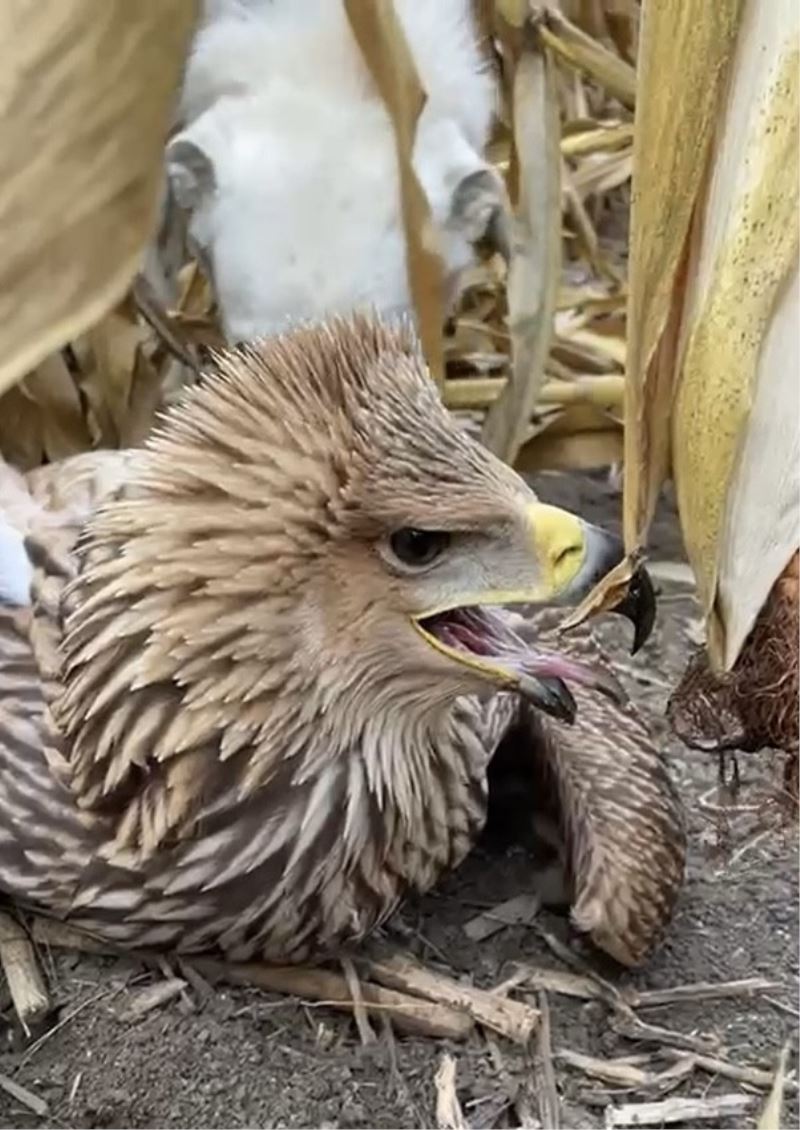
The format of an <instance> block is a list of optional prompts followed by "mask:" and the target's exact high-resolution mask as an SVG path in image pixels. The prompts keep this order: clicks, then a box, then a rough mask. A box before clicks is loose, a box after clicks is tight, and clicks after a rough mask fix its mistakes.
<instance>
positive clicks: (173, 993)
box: [123, 977, 186, 1020]
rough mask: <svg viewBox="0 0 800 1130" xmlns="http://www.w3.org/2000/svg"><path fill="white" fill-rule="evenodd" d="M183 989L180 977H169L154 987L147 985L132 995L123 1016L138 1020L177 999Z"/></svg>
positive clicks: (184, 985)
mask: <svg viewBox="0 0 800 1130" xmlns="http://www.w3.org/2000/svg"><path fill="white" fill-rule="evenodd" d="M185 988H186V981H183V980H182V979H181V978H180V977H170V978H169V979H167V980H165V981H159V982H158V983H157V984H155V985H148V986H147V987H146V988H144V989H139V990H138V991H137V992H136V993H135V994H134V995H133V999H132V1001H131V1003H130V1004H129V1006H128V1007H127V1008H126V1009H125V1012H124V1013H123V1016H124V1017H125V1018H126V1019H128V1020H140V1019H141V1018H142V1017H143V1016H146V1015H147V1013H148V1012H152V1011H153V1009H155V1008H161V1006H162V1005H165V1004H167V1003H168V1002H169V1001H171V1000H174V998H175V997H179V996H180V995H181V993H182V992H183V990H184V989H185Z"/></svg>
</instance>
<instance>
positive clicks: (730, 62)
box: [624, 0, 800, 669]
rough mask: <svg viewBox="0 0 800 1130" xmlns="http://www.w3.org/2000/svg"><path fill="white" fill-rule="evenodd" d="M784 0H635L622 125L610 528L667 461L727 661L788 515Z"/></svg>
mask: <svg viewBox="0 0 800 1130" xmlns="http://www.w3.org/2000/svg"><path fill="white" fill-rule="evenodd" d="M799 64H800V15H799V14H798V10H797V6H796V4H795V3H794V2H793V0H774V2H773V3H771V4H769V5H764V4H761V3H760V2H759V0H719V2H718V3H716V4H714V5H705V4H698V5H689V4H686V3H684V2H683V0H657V2H655V0H645V4H644V9H643V19H642V27H641V41H640V59H639V90H638V94H637V120H636V131H635V141H634V174H633V179H634V198H633V210H632V233H631V256H630V284H629V286H630V303H629V317H628V325H629V340H628V383H627V399H626V431H625V500H624V505H625V536H626V544H627V547H628V549H633V548H634V547H635V546H637V545H640V544H643V543H644V542H645V541H646V536H647V531H648V528H649V524H650V521H651V518H652V514H653V509H654V507H655V502H656V498H657V495H658V491H659V489H660V487H661V484H662V482H663V480H664V478H665V477H666V475H667V473H668V471H669V468H670V464H671V467H672V473H673V477H674V479H675V483H676V488H677V495H678V505H679V510H680V517H681V525H682V529H683V534H684V540H685V543H686V548H687V552H688V554H689V558H690V561H691V564H692V567H693V570H694V572H695V576H696V579H697V584H698V592H699V596H700V599H701V602H702V606H703V611H704V613H705V616H706V626H707V635H708V645H709V652H710V656H711V660H712V662H713V663H714V665H715V666H716V667H718V668H720V667H721V668H725V669H728V668H730V667H731V666H732V665H733V663H734V662H735V661H736V658H737V656H738V654H739V651H740V649H741V646H742V644H743V642H744V640H745V638H746V636H747V634H748V632H749V630H750V628H751V627H752V625H753V622H754V620H755V618H756V616H757V614H758V612H759V610H760V609H761V607H762V605H763V603H764V601H765V599H766V597H767V594H768V593H769V591H770V589H771V588H772V585H773V584H774V582H775V580H776V578H777V577H778V576H779V574H780V573H781V572H782V570H783V569H784V567H785V566H786V563H787V561H788V560H789V558H790V557H791V555H792V553H793V552H794V551H795V549H796V548H797V544H798V523H799V522H800V486H799V485H798V459H799V458H800V423H799V422H798V398H797V392H796V389H797V371H798V364H799V363H800V333H799V332H798V319H797V309H798V297H800V295H799V294H798V264H797V254H798V244H799V242H800V240H799V235H798V232H799V228H798V203H800V201H799V200H798V124H800V123H798V65H799Z"/></svg>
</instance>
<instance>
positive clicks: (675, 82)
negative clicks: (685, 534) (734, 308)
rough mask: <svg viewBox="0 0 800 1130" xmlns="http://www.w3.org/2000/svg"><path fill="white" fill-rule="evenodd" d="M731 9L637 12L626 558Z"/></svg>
mask: <svg viewBox="0 0 800 1130" xmlns="http://www.w3.org/2000/svg"><path fill="white" fill-rule="evenodd" d="M740 4H741V0H718V2H717V3H714V4H705V5H702V6H698V7H695V6H694V5H692V6H690V5H687V4H685V3H683V0H659V2H657V3H653V2H651V0H645V4H644V11H643V16H642V27H641V32H640V45H639V66H638V70H639V90H638V105H637V112H636V126H635V133H634V147H633V193H632V199H631V239H630V244H631V246H630V268H629V276H630V278H629V301H628V327H629V329H628V383H627V387H626V394H627V403H626V416H625V489H624V517H625V544H626V546H627V548H628V549H629V550H630V549H633V548H634V547H635V546H637V545H640V544H643V543H644V541H645V540H646V536H647V531H648V529H649V527H650V522H651V521H652V517H653V512H654V510H655V505H656V501H657V499H658V494H659V491H660V489H661V485H662V483H663V481H664V478H665V477H666V474H667V471H668V467H669V428H668V427H667V426H666V422H667V421H668V420H669V415H670V404H671V399H672V383H673V376H674V367H675V358H674V350H675V345H676V342H675V332H676V326H677V318H678V313H679V312H678V310H677V305H678V303H679V300H680V294H681V288H682V285H683V276H684V273H685V269H686V265H685V261H684V260H685V256H686V243H687V239H688V234H689V226H690V224H691V220H692V216H693V214H694V208H695V202H696V199H697V194H698V192H699V190H700V185H701V182H702V178H703V173H704V170H705V168H706V164H707V159H708V151H709V147H710V143H711V138H712V136H713V132H714V128H715V124H716V109H717V106H718V104H719V100H720V98H721V92H722V89H723V87H724V83H725V75H726V65H727V62H728V60H729V58H730V54H731V49H732V46H733V43H734V40H735V36H736V29H737V23H738V10H739V7H740Z"/></svg>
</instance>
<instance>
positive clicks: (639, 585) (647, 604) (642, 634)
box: [611, 565, 656, 655]
mask: <svg viewBox="0 0 800 1130" xmlns="http://www.w3.org/2000/svg"><path fill="white" fill-rule="evenodd" d="M611 611H612V612H618V613H619V615H620V616H625V617H626V618H627V619H628V620H630V622H631V623H632V624H633V647H632V648H631V655H635V654H636V652H637V651H638V650H639V648H640V647H642V645H643V644H646V643H647V641H648V640H649V639H650V635H651V633H652V631H653V625H654V624H655V622H656V590H655V589H654V588H653V582H652V581H651V580H650V574H649V573H648V572H647V570H646V569H645V567H644V565H640V566H639V568H638V569H637V570H636V572H635V573H634V574H633V576H632V577H631V583H630V584H629V585H628V591H627V593H626V594H625V596H624V597H623V598H622V600H621V601H620V602H619V604H618V605H617V606H616V608H612V609H611Z"/></svg>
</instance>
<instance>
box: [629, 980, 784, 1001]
mask: <svg viewBox="0 0 800 1130" xmlns="http://www.w3.org/2000/svg"><path fill="white" fill-rule="evenodd" d="M782 987H783V986H782V985H781V983H780V981H768V980H767V978H766V977H746V978H744V979H743V980H741V981H719V982H714V981H696V982H695V983H694V984H690V985H676V986H675V987H674V988H672V989H645V990H642V991H640V992H637V991H636V990H631V991H627V990H626V991H625V992H624V993H623V996H624V998H625V1000H626V1002H627V1003H628V1004H629V1005H630V1006H631V1008H657V1007H659V1006H660V1005H665V1004H679V1003H680V1002H682V1001H692V1002H696V1001H716V1000H725V999H727V998H728V997H741V996H752V995H753V994H755V993H769V992H772V990H773V989H780V988H782Z"/></svg>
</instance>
